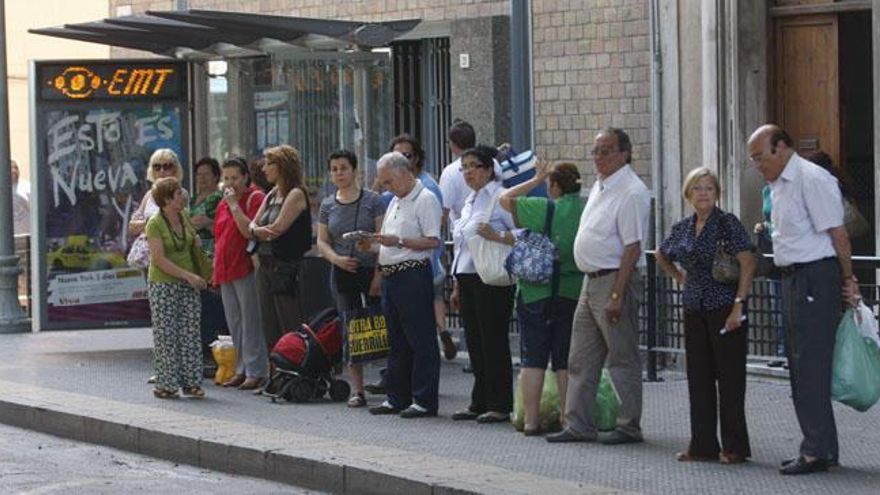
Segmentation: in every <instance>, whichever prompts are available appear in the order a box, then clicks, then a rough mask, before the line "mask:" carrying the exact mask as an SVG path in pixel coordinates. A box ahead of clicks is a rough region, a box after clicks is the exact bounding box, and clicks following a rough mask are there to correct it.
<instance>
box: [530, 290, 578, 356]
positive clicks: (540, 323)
mask: <svg viewBox="0 0 880 495" xmlns="http://www.w3.org/2000/svg"><path fill="white" fill-rule="evenodd" d="M549 302H550V299H542V300H540V301H535V302H532V303H528V304H525V303H523V301H522V297H517V300H516V317H517V320H518V321H519V330H520V339H519V343H520V360H521V361H522V366H523V368H540V369H546V368H547V363H548V362H549V361H550V360H551V359H552V362H553V371H558V370H565V369H568V349H569V347H570V345H571V325H572V320H573V319H574V310H575V308H576V307H577V301H572V300H571V299H566V298H564V297H557V298H556V300H555V301H554V303H553V316H554V317H553V321H552V323H551V324H550V325H549V326H548V325H547V322H546V318H545V316H546V315H545V314H544V311H545V308H546V306H547V303H549Z"/></svg>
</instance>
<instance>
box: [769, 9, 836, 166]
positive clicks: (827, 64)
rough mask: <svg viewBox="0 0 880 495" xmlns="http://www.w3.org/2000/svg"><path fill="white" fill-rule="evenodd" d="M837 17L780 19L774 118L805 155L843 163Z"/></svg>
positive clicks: (807, 16) (775, 43)
mask: <svg viewBox="0 0 880 495" xmlns="http://www.w3.org/2000/svg"><path fill="white" fill-rule="evenodd" d="M837 29H838V22H837V16H836V15H803V16H794V17H780V18H777V19H776V22H775V29H774V43H773V45H774V50H775V64H774V73H773V76H774V78H773V86H774V96H775V98H774V104H775V107H774V112H773V113H774V116H775V120H776V122H777V123H778V124H779V125H781V126H782V128H783V129H785V130H787V131H788V133H789V135H791V138H792V139H793V140H794V142H795V147H796V148H797V151H798V153H800V154H801V155H803V154H807V153H810V152H812V151H815V150H817V149H821V150H823V151H825V152H826V153H828V154H829V155H830V156H831V158H833V159H834V163H835V165H839V164H840V163H841V159H842V158H843V157H842V156H841V147H840V90H839V81H838V36H837Z"/></svg>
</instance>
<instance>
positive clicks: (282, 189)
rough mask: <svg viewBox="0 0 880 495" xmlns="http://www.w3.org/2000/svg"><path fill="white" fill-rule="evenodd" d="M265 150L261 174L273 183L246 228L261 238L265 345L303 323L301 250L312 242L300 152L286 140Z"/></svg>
mask: <svg viewBox="0 0 880 495" xmlns="http://www.w3.org/2000/svg"><path fill="white" fill-rule="evenodd" d="M263 155H264V156H265V163H264V164H263V173H265V174H266V180H268V181H269V183H270V184H272V185H273V187H272V189H271V190H270V191H269V194H267V195H266V198H265V199H264V200H263V203H262V204H261V205H260V208H259V210H257V213H256V215H255V216H254V219H253V221H251V223H250V226H249V228H248V232H249V234H250V237H251V238H252V239H254V240H256V241H257V247H256V254H257V255H258V257H259V261H260V265H259V267H258V268H257V295H258V298H259V300H260V307H261V313H262V317H263V335H264V336H265V339H266V348H267V349H272V348H273V347H275V343H276V342H278V339H280V338H281V336H282V335H283V334H284V332H285V331H289V330H293V329H295V328H297V326H299V324H300V323H302V316H303V315H302V310H301V304H300V301H299V298H300V297H302V295H301V294H298V292H299V291H298V288H299V272H300V269H301V265H302V258H303V255H304V254H305V253H306V251H308V250H309V249H310V248H311V247H312V214H311V211H310V209H309V199H308V193H307V192H306V191H305V189H304V185H303V164H302V159H301V158H300V154H299V151H298V150H297V149H296V148H294V147H293V146H289V145H286V144H282V145H281V146H275V147H272V148H269V149H267V150H266V151H265V152H264V153H263Z"/></svg>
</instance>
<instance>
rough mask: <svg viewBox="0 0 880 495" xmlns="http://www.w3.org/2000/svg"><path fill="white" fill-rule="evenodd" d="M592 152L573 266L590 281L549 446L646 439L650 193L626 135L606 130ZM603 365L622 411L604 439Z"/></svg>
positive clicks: (575, 328) (576, 318)
mask: <svg viewBox="0 0 880 495" xmlns="http://www.w3.org/2000/svg"><path fill="white" fill-rule="evenodd" d="M592 155H593V162H594V164H595V166H596V172H597V175H598V178H597V179H596V182H595V183H594V184H593V187H592V189H591V190H590V196H589V199H588V201H587V206H586V207H585V208H584V211H583V213H582V214H581V221H580V226H579V228H578V233H577V236H576V237H575V241H574V258H575V263H576V264H577V266H578V268H579V269H580V270H581V271H582V272H584V273H586V275H587V276H586V277H584V285H583V288H582V289H581V297H580V301H579V302H578V306H577V309H576V310H575V314H574V323H573V325H572V327H573V328H572V335H571V348H570V350H569V357H568V376H569V379H568V392H567V400H566V404H565V419H566V423H567V424H566V427H565V429H564V430H562V431H561V432H559V433H556V434H554V435H549V436H548V437H547V441H548V442H554V443H555V442H593V441H596V440H600V441H601V442H602V443H605V444H609V445H610V444H623V443H636V442H641V441H642V430H641V426H640V421H641V416H642V369H641V362H640V360H639V335H638V332H639V329H638V311H639V302H640V301H641V299H642V291H643V286H644V284H643V282H642V280H641V277H640V275H639V272H638V270H637V268H639V267H642V266H644V264H645V259H644V256H642V250H643V248H644V243H645V242H646V241H647V239H648V223H649V217H650V213H651V194H650V192H649V191H648V188H647V187H646V186H645V184H644V182H642V180H641V179H639V176H638V175H636V173H635V171H633V169H632V167H630V165H629V162H630V158H631V155H632V144H631V142H630V139H629V136H628V135H627V134H626V133H625V132H624V131H623V130H621V129H615V128H607V129H604V130H602V131H601V132H600V133H599V134H598V135H597V136H596V141H595V145H594V147H593V150H592ZM603 364H607V367H608V372H609V373H610V374H611V378H612V380H613V381H614V385H615V387H616V388H617V392H618V394H619V395H620V401H621V407H620V414H619V416H618V419H617V427H616V428H615V429H614V430H613V431H611V432H609V433H608V434H607V435H604V436H603V437H601V438H599V436H598V432H597V429H596V423H595V421H594V420H593V407H594V404H595V400H596V391H597V388H598V385H599V378H600V376H601V373H602V366H603Z"/></svg>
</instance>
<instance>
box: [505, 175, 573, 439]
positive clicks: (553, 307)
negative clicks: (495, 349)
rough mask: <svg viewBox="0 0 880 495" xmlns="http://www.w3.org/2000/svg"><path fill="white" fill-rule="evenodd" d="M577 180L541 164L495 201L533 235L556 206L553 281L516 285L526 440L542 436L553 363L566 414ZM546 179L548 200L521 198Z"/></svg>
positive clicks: (553, 227)
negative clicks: (543, 395)
mask: <svg viewBox="0 0 880 495" xmlns="http://www.w3.org/2000/svg"><path fill="white" fill-rule="evenodd" d="M580 178H581V176H580V173H579V172H578V169H577V166H576V165H574V164H573V163H559V164H557V165H555V166H553V167H551V166H550V165H549V164H548V163H547V162H546V161H544V160H543V159H542V160H539V161H538V163H537V164H536V165H535V176H534V177H532V178H531V179H529V180H528V181H525V182H523V183H520V184H518V185H516V186H514V187H512V188H510V189H508V190H507V192H505V193H504V195H502V196H501V198H500V201H499V205H501V207H502V208H504V209H505V210H507V211H509V212H510V213H511V214H512V215H513V221H514V223H515V224H516V226H517V227H520V228H527V229H529V230H531V231H532V232H544V230H545V228H544V227H545V222H546V220H547V208H548V205H549V204H550V203H551V202H552V203H553V205H554V208H553V210H554V211H553V212H552V217H551V220H550V222H551V223H550V226H551V227H550V229H549V237H550V239H551V240H552V241H553V244H554V245H555V246H556V249H557V252H558V261H557V263H556V266H557V268H556V269H555V270H554V272H556V273H554V277H553V280H551V281H550V283H546V284H537V283H531V282H527V281H524V280H520V281H518V282H517V300H516V315H517V319H518V321H519V328H520V346H521V348H520V359H521V361H522V374H521V375H520V380H522V388H523V405H524V406H525V407H524V409H525V426H524V428H523V433H524V434H525V435H527V436H532V435H540V434H541V433H543V432H542V431H541V426H540V422H539V416H538V409H539V405H540V401H541V391H542V390H543V388H544V370H545V369H546V368H547V363H548V361H550V360H551V358H552V366H553V371H554V372H556V382H557V384H558V387H559V401H560V411H565V391H566V389H567V387H568V371H567V369H568V349H569V344H570V341H571V324H572V319H573V318H574V310H575V308H576V307H577V301H578V297H580V293H581V285H582V283H583V276H584V275H583V273H582V272H581V271H580V270H578V268H577V266H576V265H575V263H574V255H573V249H574V238H575V235H576V234H577V229H578V224H579V219H580V216H581V211H582V210H583V209H584V202H583V201H582V200H581V197H580V190H581V185H580ZM545 180H547V181H548V187H547V191H548V194H549V196H550V198H543V197H523V196H525V195H526V194H527V193H528V192H529V191H531V190H532V189H534V188H536V187H538V186H540V185H541V184H543V183H544V181H545ZM560 421H562V417H560Z"/></svg>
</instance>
